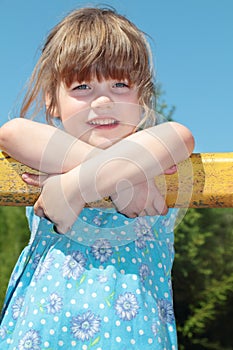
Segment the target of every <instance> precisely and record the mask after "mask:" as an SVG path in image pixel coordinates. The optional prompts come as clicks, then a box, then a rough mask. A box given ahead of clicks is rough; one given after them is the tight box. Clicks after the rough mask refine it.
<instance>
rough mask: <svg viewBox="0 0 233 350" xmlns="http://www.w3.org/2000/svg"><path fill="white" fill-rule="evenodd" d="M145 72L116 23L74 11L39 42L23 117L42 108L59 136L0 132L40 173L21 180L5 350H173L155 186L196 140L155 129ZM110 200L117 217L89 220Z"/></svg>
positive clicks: (169, 252)
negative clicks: (24, 225)
mask: <svg viewBox="0 0 233 350" xmlns="http://www.w3.org/2000/svg"><path fill="white" fill-rule="evenodd" d="M149 60H150V51H149V48H148V44H147V42H146V40H145V38H144V35H143V34H142V33H141V32H140V30H138V29H137V28H136V27H135V26H134V25H133V24H132V23H131V22H130V21H128V20H127V19H126V18H125V17H123V16H120V15H118V14H117V13H115V12H114V11H112V10H108V9H94V8H85V9H80V10H77V11H74V12H72V13H71V14H69V15H68V16H67V17H66V18H64V20H62V21H61V22H60V23H59V24H58V25H57V26H56V27H55V28H54V29H53V30H52V31H51V33H50V35H49V36H48V38H47V41H46V43H45V45H44V48H43V51H42V54H41V57H40V59H39V61H38V64H37V66H36V67H35V70H34V72H33V74H32V78H31V84H30V86H29V90H28V93H27V95H26V97H25V100H24V103H23V106H22V110H21V116H22V117H24V116H26V115H27V114H28V113H29V112H30V113H31V112H32V107H35V113H39V110H40V109H41V108H42V106H43V105H45V108H46V115H47V119H48V121H51V120H56V119H58V120H60V121H61V122H62V125H63V127H64V130H60V129H59V128H56V127H54V126H51V125H44V124H40V123H37V122H35V121H31V120H26V119H20V118H19V119H14V120H12V121H10V122H8V123H7V124H6V125H4V126H3V127H2V128H1V129H0V146H1V148H2V149H3V150H5V151H6V152H7V153H9V154H10V155H11V156H13V157H15V158H16V159H18V160H19V161H21V162H23V163H25V164H27V165H29V166H31V167H34V168H36V169H38V170H40V171H43V172H45V173H47V174H48V175H45V177H43V176H40V178H39V179H37V178H36V177H35V176H32V175H30V174H25V175H24V180H25V181H26V182H27V183H29V184H33V185H38V184H39V185H41V186H42V193H41V196H40V198H39V199H38V201H37V203H36V204H35V207H34V211H35V213H36V214H37V216H35V214H34V211H33V210H32V209H31V208H30V209H28V210H27V215H28V219H29V225H30V228H31V232H32V235H31V239H30V242H29V245H28V246H27V247H26V248H25V250H24V251H23V253H22V254H21V256H20V258H19V261H18V263H17V265H16V267H15V269H14V272H13V274H12V277H11V280H10V283H9V287H8V291H7V296H6V300H5V305H4V308H3V312H2V321H1V328H0V336H1V340H0V348H1V349H4V350H7V349H11V350H13V349H17V350H26V349H31V350H42V349H43V350H45V349H50V350H55V349H56V350H57V349H72V348H74V349H83V350H84V349H99V350H100V349H103V350H105V349H127V350H128V349H142V347H144V348H145V349H161V350H162V349H163V350H164V349H167V350H168V349H169V350H170V349H177V343H176V327H175V319H174V313H173V304H172V287H171V268H172V262H173V255H174V252H173V232H172V231H173V226H174V223H175V219H176V212H175V210H169V211H168V210H167V207H166V204H165V202H164V199H163V197H162V196H161V195H160V194H159V192H158V190H157V189H156V187H155V186H154V183H153V178H154V176H155V175H158V174H161V173H163V172H167V173H172V172H173V171H175V170H174V168H172V166H173V165H174V164H177V163H178V162H180V161H182V160H184V159H185V158H187V157H188V156H189V155H190V153H191V152H192V150H193V138H192V135H191V133H190V132H189V130H187V129H186V128H185V127H183V126H182V125H180V124H177V123H164V124H160V125H156V126H153V123H154V120H153V119H154V113H152V112H151V110H152V108H153V104H152V101H153V98H154V85H153V79H152V71H151V66H150V63H149ZM55 118H56V119H55ZM147 126H150V127H149V128H148V129H145V130H142V129H143V128H144V127H147ZM139 130H141V131H139ZM136 131H137V132H136ZM108 196H111V199H112V201H113V202H114V204H115V206H116V208H115V209H114V208H107V209H103V208H92V207H89V208H87V207H85V208H84V206H85V203H91V202H94V201H97V200H100V199H102V198H104V197H108ZM160 214H161V215H160Z"/></svg>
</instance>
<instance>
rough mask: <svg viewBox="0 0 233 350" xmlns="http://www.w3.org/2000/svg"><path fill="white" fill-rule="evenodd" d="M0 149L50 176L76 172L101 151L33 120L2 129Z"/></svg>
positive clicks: (26, 120) (17, 120) (18, 122)
mask: <svg viewBox="0 0 233 350" xmlns="http://www.w3.org/2000/svg"><path fill="white" fill-rule="evenodd" d="M0 148H1V149H2V150H3V151H5V152H6V153H7V154H9V155H10V156H11V157H13V158H15V159H16V160H18V161H20V162H21V163H23V164H26V165H28V166H30V167H31V168H34V169H37V170H40V171H42V172H45V173H47V174H60V173H64V172H67V171H69V170H71V169H73V168H74V167H75V166H77V165H79V164H80V163H82V162H84V160H85V159H86V158H87V157H88V156H89V155H90V153H91V156H92V157H93V156H95V155H96V154H98V153H99V152H101V150H100V149H98V148H94V147H92V146H90V145H88V144H87V143H85V142H82V141H80V140H78V139H76V138H75V137H73V136H71V135H70V134H67V133H66V132H64V131H62V130H60V129H58V128H56V127H54V126H51V125H46V124H42V123H37V122H35V121H32V120H28V119H23V118H15V119H12V120H11V121H9V122H7V123H6V124H4V125H3V126H2V127H1V128H0Z"/></svg>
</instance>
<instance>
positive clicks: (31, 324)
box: [9, 322, 33, 328]
mask: <svg viewBox="0 0 233 350" xmlns="http://www.w3.org/2000/svg"><path fill="white" fill-rule="evenodd" d="M9 325H10V324H9ZM28 327H30V328H31V327H33V322H29V323H28Z"/></svg>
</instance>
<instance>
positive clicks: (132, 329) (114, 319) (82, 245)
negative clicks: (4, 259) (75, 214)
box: [0, 208, 177, 350]
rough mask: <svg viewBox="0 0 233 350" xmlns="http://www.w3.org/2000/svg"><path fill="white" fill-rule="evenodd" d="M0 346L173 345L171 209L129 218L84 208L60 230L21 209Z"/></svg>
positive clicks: (124, 349)
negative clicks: (26, 228) (25, 237)
mask: <svg viewBox="0 0 233 350" xmlns="http://www.w3.org/2000/svg"><path fill="white" fill-rule="evenodd" d="M28 218H29V224H30V228H31V232H32V235H31V239H30V242H29V244H28V246H27V247H26V248H25V249H24V251H23V252H22V254H21V256H20V258H19V260H18V263H17V264H16V267H15V269H14V271H13V273H12V276H11V280H10V283H9V287H8V291H7V295H6V300H5V305H4V307H3V311H2V319H1V326H0V349H1V350H60V349H61V350H69V349H80V350H101V349H102V350H110V349H111V350H118V349H120V350H131V349H132V350H137V349H138V350H139V349H140V350H141V349H144V350H145V349H156V350H160V349H161V350H165V349H166V350H176V349H177V342H176V326H175V319H174V312H173V302H172V287H171V268H172V263H173V258H174V250H173V243H174V242H173V239H174V235H173V227H174V223H175V219H176V210H175V209H170V210H169V213H168V214H167V215H166V216H161V217H159V216H158V217H157V216H155V217H149V216H148V217H138V218H135V219H129V218H126V217H125V216H123V215H121V214H119V213H117V212H116V211H115V210H114V209H104V210H100V209H96V208H95V209H94V208H84V209H83V211H82V212H81V214H80V216H79V218H78V219H77V221H76V223H75V224H74V225H73V227H72V230H70V231H69V232H68V233H67V234H66V235H61V234H58V233H56V232H55V231H54V228H53V224H52V223H51V222H49V221H48V220H46V219H39V218H38V217H36V216H35V215H34V214H33V210H32V209H30V212H28Z"/></svg>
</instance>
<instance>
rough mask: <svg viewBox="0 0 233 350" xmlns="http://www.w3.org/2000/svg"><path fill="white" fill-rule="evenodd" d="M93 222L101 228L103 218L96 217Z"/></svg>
mask: <svg viewBox="0 0 233 350" xmlns="http://www.w3.org/2000/svg"><path fill="white" fill-rule="evenodd" d="M93 222H94V224H96V226H100V225H101V222H102V218H101V217H99V216H95V217H94V218H93Z"/></svg>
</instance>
